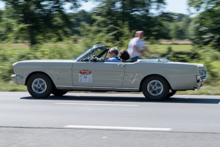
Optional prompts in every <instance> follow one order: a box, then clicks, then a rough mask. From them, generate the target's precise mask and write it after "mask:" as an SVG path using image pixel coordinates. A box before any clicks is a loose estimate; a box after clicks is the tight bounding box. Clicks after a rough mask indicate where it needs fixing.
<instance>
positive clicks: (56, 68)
mask: <svg viewBox="0 0 220 147" xmlns="http://www.w3.org/2000/svg"><path fill="white" fill-rule="evenodd" d="M108 50H109V47H108V46H105V45H95V46H93V47H92V48H90V49H89V50H87V51H86V52H85V53H83V54H82V55H80V56H79V57H78V58H76V59H72V60H28V61H20V62H16V63H14V64H13V69H14V73H15V74H13V75H12V76H11V78H12V79H13V80H14V82H15V83H16V84H18V85H26V86H27V89H28V91H29V93H30V94H31V95H32V97H34V98H47V97H48V96H49V95H50V94H51V93H52V94H54V95H55V96H62V95H64V94H66V93H67V92H68V91H118V92H119V91H120V92H140V91H142V92H143V94H144V96H145V97H146V98H147V99H148V100H163V99H165V98H167V97H171V96H173V95H174V94H175V93H176V91H183V90H194V89H199V88H200V87H201V86H203V85H204V81H205V80H206V78H207V74H206V69H205V66H204V65H203V64H192V63H180V62H172V61H169V60H167V59H139V60H138V61H136V62H129V61H128V62H104V59H105V57H106V55H107V53H108Z"/></svg>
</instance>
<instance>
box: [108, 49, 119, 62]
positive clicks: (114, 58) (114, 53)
mask: <svg viewBox="0 0 220 147" xmlns="http://www.w3.org/2000/svg"><path fill="white" fill-rule="evenodd" d="M108 52H109V57H108V56H107V57H106V58H105V62H121V60H120V59H119V58H118V48H117V47H113V48H111V49H110V50H109V51H108Z"/></svg>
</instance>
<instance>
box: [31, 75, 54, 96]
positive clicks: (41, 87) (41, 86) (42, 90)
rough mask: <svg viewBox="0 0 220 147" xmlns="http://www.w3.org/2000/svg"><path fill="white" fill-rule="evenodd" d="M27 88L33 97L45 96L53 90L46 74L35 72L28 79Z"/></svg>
mask: <svg viewBox="0 0 220 147" xmlns="http://www.w3.org/2000/svg"><path fill="white" fill-rule="evenodd" d="M27 89H28V92H29V93H30V95H31V96H32V97H34V98H47V97H48V96H49V95H50V94H51V92H52V90H53V85H52V82H51V80H50V78H49V77H48V76H46V75H45V74H42V73H36V74H34V75H32V76H31V77H30V78H29V79H28V82H27Z"/></svg>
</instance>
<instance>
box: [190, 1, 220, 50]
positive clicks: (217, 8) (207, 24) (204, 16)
mask: <svg viewBox="0 0 220 147" xmlns="http://www.w3.org/2000/svg"><path fill="white" fill-rule="evenodd" d="M188 4H189V6H190V7H192V8H196V9H197V10H201V9H202V10H203V12H201V13H200V14H199V15H198V16H197V17H196V21H195V27H194V36H193V38H192V39H193V41H194V42H195V43H197V44H202V45H211V46H212V47H214V48H215V49H217V50H219V51H220V19H219V16H220V0H189V2H188Z"/></svg>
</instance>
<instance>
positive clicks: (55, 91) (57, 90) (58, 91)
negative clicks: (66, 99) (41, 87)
mask: <svg viewBox="0 0 220 147" xmlns="http://www.w3.org/2000/svg"><path fill="white" fill-rule="evenodd" d="M67 92H68V91H66V90H60V89H56V88H54V90H53V92H52V94H53V95H54V96H63V95H64V94H66V93H67Z"/></svg>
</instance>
